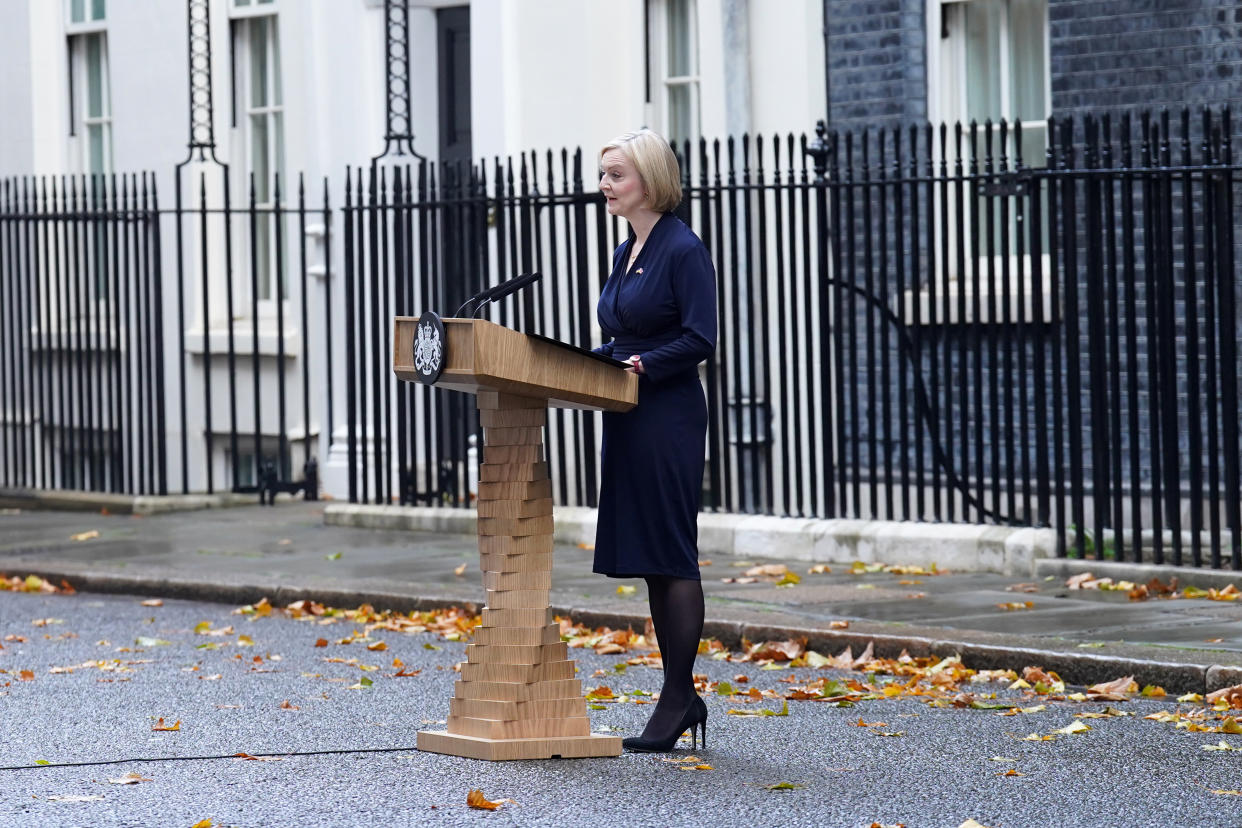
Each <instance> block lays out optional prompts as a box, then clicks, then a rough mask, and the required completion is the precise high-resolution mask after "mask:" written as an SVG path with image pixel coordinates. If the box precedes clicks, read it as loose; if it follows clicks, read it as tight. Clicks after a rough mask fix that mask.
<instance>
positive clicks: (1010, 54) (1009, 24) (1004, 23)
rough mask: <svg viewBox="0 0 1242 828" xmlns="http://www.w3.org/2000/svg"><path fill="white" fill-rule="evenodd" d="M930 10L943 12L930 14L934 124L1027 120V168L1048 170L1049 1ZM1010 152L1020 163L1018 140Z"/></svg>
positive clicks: (952, 4)
mask: <svg viewBox="0 0 1242 828" xmlns="http://www.w3.org/2000/svg"><path fill="white" fill-rule="evenodd" d="M930 3H931V4H932V10H933V11H938V12H939V13H938V14H933V15H929V20H931V21H932V28H933V31H932V32H930V33H929V34H930V35H931V38H930V39H931V40H932V41H933V42H932V43H931V44H930V45H931V48H930V49H929V50H928V54H929V58H930V60H929V64H930V65H929V69H930V70H931V71H930V73H929V78H930V79H931V82H930V83H929V86H928V109H929V110H930V114H931V120H932V121H933V122H940V121H946V122H949V123H952V122H954V121H962V122H963V123H964V124H968V123H969V122H970V121H971V120H975V121H978V122H979V124H980V125H982V124H984V123H985V122H986V121H987V120H989V119H990V120H991V121H992V122H993V123H994V124H995V123H997V122H998V121H1000V120H1001V119H1004V120H1005V121H1008V122H1010V123H1011V124H1012V123H1013V121H1015V120H1021V121H1022V146H1021V148H1020V149H1021V155H1022V159H1023V163H1024V164H1026V166H1028V167H1029V166H1042V165H1043V158H1044V148H1045V147H1046V146H1047V134H1048V110H1049V106H1050V102H1049V86H1050V84H1049V75H1048V0H930ZM937 7H938V8H937ZM1006 149H1007V152H1008V155H1009V157H1010V158H1011V159H1013V158H1015V157H1016V155H1015V151H1016V150H1017V149H1018V147H1016V146H1015V145H1014V144H1013V143H1012V139H1011V144H1010V146H1009V147H1007V148H1006Z"/></svg>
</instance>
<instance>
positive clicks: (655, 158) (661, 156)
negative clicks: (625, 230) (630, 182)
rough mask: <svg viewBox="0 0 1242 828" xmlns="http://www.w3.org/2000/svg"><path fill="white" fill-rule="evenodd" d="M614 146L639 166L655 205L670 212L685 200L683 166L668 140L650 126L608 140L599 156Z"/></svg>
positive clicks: (654, 206)
mask: <svg viewBox="0 0 1242 828" xmlns="http://www.w3.org/2000/svg"><path fill="white" fill-rule="evenodd" d="M614 149H615V150H617V151H618V152H620V153H621V154H622V155H624V156H625V157H626V159H627V160H628V161H629V162H630V163H631V164H633V165H634V168H635V169H637V170H638V176H639V178H641V179H642V180H643V184H644V185H645V188H646V193H647V203H648V204H649V205H650V206H651V209H653V210H658V211H659V212H661V213H667V212H668V211H669V210H672V209H673V208H675V207H676V206H677V205H678V204H680V203H681V169H680V167H678V165H677V156H676V155H674V154H673V150H672V147H670V146H669V145H668V141H666V140H664V139H663V138H662V137H660V136H659V135H657V134H656V133H654V132H652V131H651V130H649V129H646V128H644V129H640V130H637V131H635V132H626V133H624V134H622V135H618V136H617V137H616V138H613V139H612V140H611V141H609V142H608V143H607V144H605V145H604V147H603V149H601V150H600V151H599V157H600V158H601V159H602V158H603V157H604V153H606V152H608V151H609V150H614Z"/></svg>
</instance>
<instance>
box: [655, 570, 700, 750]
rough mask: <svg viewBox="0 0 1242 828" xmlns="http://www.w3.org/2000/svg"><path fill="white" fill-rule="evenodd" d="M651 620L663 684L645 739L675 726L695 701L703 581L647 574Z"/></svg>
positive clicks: (661, 733)
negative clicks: (662, 672) (661, 663)
mask: <svg viewBox="0 0 1242 828" xmlns="http://www.w3.org/2000/svg"><path fill="white" fill-rule="evenodd" d="M646 581H647V592H648V594H649V595H650V597H651V623H652V625H653V626H654V627H655V632H656V638H657V640H658V641H659V644H660V658H661V659H662V660H663V662H664V687H663V688H662V689H661V690H660V700H659V702H657V703H656V709H655V712H654V713H652V714H651V719H650V721H648V722H647V727H646V728H645V729H644V730H643V737H644V738H659V737H661V736H663V735H664V734H666V733H668V732H669V731H671V730H672V729H673V728H675V727H676V726H677V725H678V724H679V723H680V721H681V718H682V716H683V715H685V713H686V711H687V710H688V709H689V707H690V704H691V703H692V702H693V700H694V696H695V692H694V657H695V656H696V655H697V654H698V652H699V639H700V638H702V637H703V583H702V582H701V581H699V580H692V579H690V578H672V577H669V576H667V575H648V576H647V577H646Z"/></svg>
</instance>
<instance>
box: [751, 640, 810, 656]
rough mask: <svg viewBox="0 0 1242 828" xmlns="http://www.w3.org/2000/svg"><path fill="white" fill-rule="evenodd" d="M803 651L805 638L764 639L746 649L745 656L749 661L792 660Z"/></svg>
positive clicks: (804, 649)
mask: <svg viewBox="0 0 1242 828" xmlns="http://www.w3.org/2000/svg"><path fill="white" fill-rule="evenodd" d="M804 652H806V639H805V638H800V639H798V640H797V641H794V640H789V641H766V642H764V643H762V644H755V645H754V646H752V647H751V648H750V649H749V650H747V652H746V658H747V660H749V661H764V660H772V661H793V660H794V659H795V658H797V657H798V656H800V655H802V654H803V653H804Z"/></svg>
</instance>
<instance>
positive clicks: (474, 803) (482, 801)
mask: <svg viewBox="0 0 1242 828" xmlns="http://www.w3.org/2000/svg"><path fill="white" fill-rule="evenodd" d="M506 802H512V803H513V804H514V805H516V804H517V803H516V802H513V800H512V799H497V800H496V801H495V802H492V801H489V800H488V799H487V798H485V797H484V796H483V791H482V790H473V791H471V792H470V793H468V794H466V804H467V805H469V806H470V807H471V808H477V809H479V810H481V811H495V810H496V809H498V808H499V807H500V806H501V805H503V804H505V803H506Z"/></svg>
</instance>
